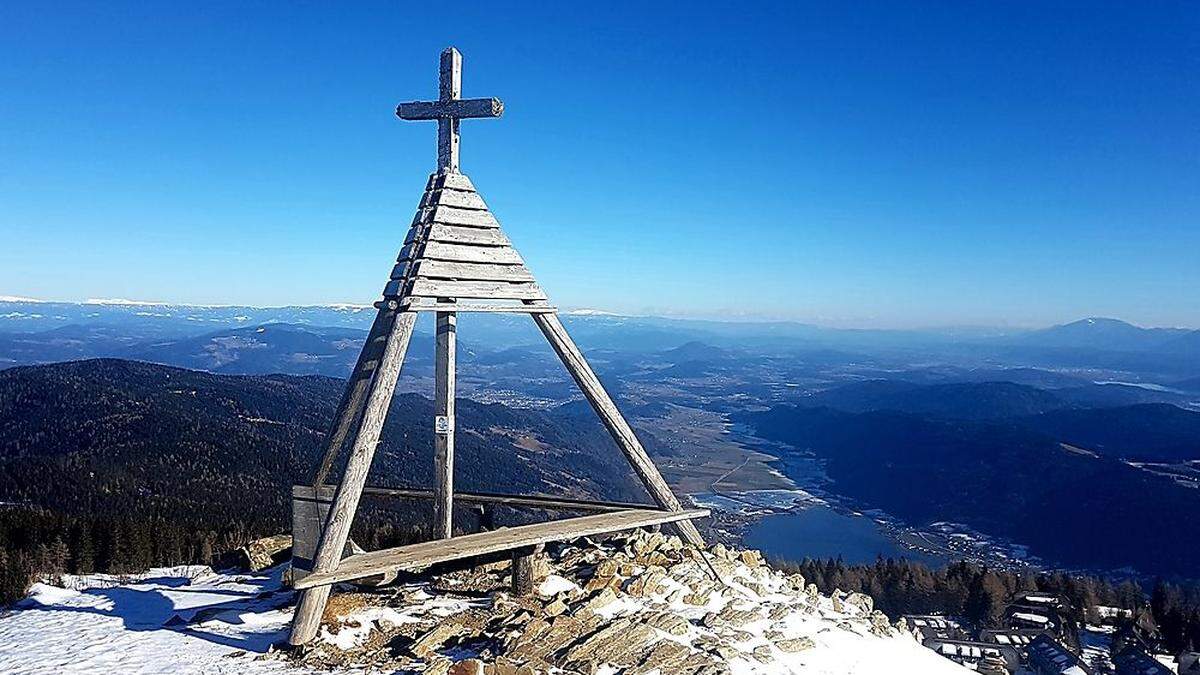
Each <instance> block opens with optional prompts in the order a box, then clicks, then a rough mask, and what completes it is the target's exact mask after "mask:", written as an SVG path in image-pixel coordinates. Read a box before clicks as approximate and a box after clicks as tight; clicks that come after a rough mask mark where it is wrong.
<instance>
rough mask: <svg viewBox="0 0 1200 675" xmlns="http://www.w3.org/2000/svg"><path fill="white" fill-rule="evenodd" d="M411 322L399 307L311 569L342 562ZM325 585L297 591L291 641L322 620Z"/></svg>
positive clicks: (299, 640) (312, 633) (300, 640)
mask: <svg viewBox="0 0 1200 675" xmlns="http://www.w3.org/2000/svg"><path fill="white" fill-rule="evenodd" d="M415 322H416V313H415V312H400V313H398V314H396V317H395V320H394V321H392V325H391V327H390V330H389V332H388V338H387V346H386V347H385V348H384V350H383V355H382V357H381V360H380V363H379V367H378V368H376V370H375V377H374V378H373V379H372V381H371V385H370V391H369V393H368V395H367V402H366V408H365V409H364V410H363V417H362V424H361V425H360V426H359V431H358V436H357V437H356V438H355V439H354V447H353V449H352V450H351V451H350V459H349V460H348V461H347V462H346V471H345V472H344V474H343V476H342V482H341V484H340V485H338V489H337V492H336V493H335V494H334V497H333V504H332V505H331V506H330V508H329V515H328V517H327V518H326V519H325V528H324V530H323V531H322V532H321V540H320V544H318V545H317V555H316V557H315V560H314V561H313V572H314V573H316V572H330V571H333V570H335V569H337V566H338V563H340V562H341V559H342V550H343V549H344V548H345V546H346V539H347V538H349V536H350V525H351V524H352V523H353V522H354V512H355V511H356V510H358V500H359V497H361V496H362V489H363V486H364V485H365V484H366V481H367V472H368V471H370V469H371V459H372V458H373V457H374V456H375V446H376V445H378V443H379V434H380V433H381V432H382V431H383V422H384V419H385V418H386V417H387V412H388V407H389V406H390V405H391V402H392V395H393V394H394V393H395V391H396V380H397V379H398V378H399V377H400V368H401V366H403V365H404V355H405V353H406V352H407V351H408V343H409V341H410V340H411V339H412V332H413V324H414V323H415ZM329 591H330V586H320V587H316V588H310V589H307V590H304V591H302V592H301V594H300V603H299V605H297V607H296V614H295V618H294V619H293V621H292V635H291V638H290V639H289V642H291V644H293V645H302V644H305V643H307V642H308V641H310V640H312V639H313V638H314V637H316V635H317V630H318V629H319V628H320V626H321V614H322V613H324V611H325V603H326V601H327V600H329Z"/></svg>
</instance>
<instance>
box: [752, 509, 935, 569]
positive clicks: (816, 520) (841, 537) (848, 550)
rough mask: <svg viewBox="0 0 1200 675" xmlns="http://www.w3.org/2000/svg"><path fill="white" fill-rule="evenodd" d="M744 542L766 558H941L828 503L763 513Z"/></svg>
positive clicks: (870, 560) (868, 560)
mask: <svg viewBox="0 0 1200 675" xmlns="http://www.w3.org/2000/svg"><path fill="white" fill-rule="evenodd" d="M743 540H744V542H745V544H746V546H747V547H749V548H757V549H759V550H761V551H762V552H763V554H764V555H766V556H767V557H769V558H777V559H780V558H782V559H788V560H795V561H799V560H803V559H804V558H837V557H838V556H841V558H842V560H844V561H846V562H847V563H873V562H875V559H876V558H878V557H879V556H883V557H884V558H908V559H909V560H916V561H920V562H924V563H926V564H928V565H932V566H935V567H941V566H942V565H944V564H945V562H946V561H945V560H943V559H941V558H938V557H936V556H932V555H928V554H924V553H920V552H917V551H912V550H909V549H906V548H904V547H903V546H901V545H899V544H897V543H896V542H894V541H892V540H891V539H890V538H888V536H887V535H885V534H884V533H883V532H882V531H881V530H880V528H879V524H878V523H876V522H875V521H874V520H872V519H871V518H869V517H867V516H862V515H857V516H856V515H849V514H842V513H838V512H837V511H834V510H833V509H831V508H829V507H828V506H813V507H810V508H806V509H803V510H800V511H791V512H788V513H777V514H773V515H769V516H766V517H765V518H763V519H762V520H760V521H758V522H757V523H755V524H754V525H753V526H751V528H750V529H749V531H747V532H746V536H745V537H744V539H743Z"/></svg>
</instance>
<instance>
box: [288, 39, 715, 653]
mask: <svg viewBox="0 0 1200 675" xmlns="http://www.w3.org/2000/svg"><path fill="white" fill-rule="evenodd" d="M461 73H462V55H461V54H459V52H458V51H457V50H456V49H454V48H449V49H446V50H445V51H444V52H442V56H441V68H440V87H439V90H440V96H439V98H438V100H437V101H421V102H414V103H403V104H401V105H400V106H399V107H397V109H396V115H397V116H398V117H400V118H401V119H406V120H437V122H438V170H437V172H435V173H434V174H433V175H431V176H430V178H429V182H428V183H427V184H426V186H425V194H424V196H423V197H422V198H421V204H420V206H419V208H418V210H417V215H416V217H415V218H414V219H413V223H412V227H411V228H410V229H409V231H408V236H407V237H406V238H405V240H404V247H403V249H402V250H401V251H400V255H399V258H398V260H397V264H396V266H395V268H394V269H393V270H392V274H391V278H390V279H389V281H388V282H387V286H386V287H385V289H384V292H383V300H382V301H380V302H378V303H376V307H377V309H378V313H377V315H376V317H375V321H374V323H373V324H372V326H371V330H370V332H369V333H368V336H367V340H366V343H365V344H364V345H363V349H362V353H361V354H360V355H359V358H358V362H357V363H356V365H355V367H354V370H353V372H352V373H351V376H350V379H349V381H348V382H347V384H346V389H345V392H344V394H343V396H342V400H341V403H340V404H339V406H338V410H337V413H336V416H335V418H334V422H333V428H332V430H331V432H330V434H329V437H328V444H327V447H326V450H325V454H324V457H323V458H322V460H321V463H320V465H319V466H318V468H317V471H316V475H315V478H314V481H313V484H312V485H311V486H297V487H296V488H295V489H294V491H293V496H294V500H293V520H294V535H295V536H296V544H295V549H294V552H293V572H294V574H295V577H294V585H295V587H296V588H297V589H299V590H300V591H301V595H300V601H299V606H298V607H297V609H296V614H295V618H294V621H293V626H292V634H291V638H290V642H291V643H292V644H293V645H301V644H305V643H307V642H308V641H310V640H311V639H312V638H314V637H315V636H316V634H317V631H318V628H319V626H320V619H321V615H322V613H323V612H324V608H325V604H326V602H327V601H328V598H329V593H330V589H331V587H332V584H335V583H338V582H341V581H349V580H354V579H362V578H366V577H371V576H375V575H380V574H387V573H394V572H396V571H399V570H416V569H423V568H425V567H428V566H430V565H433V564H436V563H441V562H446V561H450V560H456V559H462V558H469V557H475V556H481V555H490V554H495V553H498V552H503V551H513V552H514V565H513V577H514V586H516V587H518V589H519V590H524V591H525V592H528V590H529V587H530V586H531V585H532V583H531V579H532V577H531V574H532V572H531V570H532V564H531V562H532V559H533V557H532V556H533V553H534V552H535V551H536V547H538V546H540V545H542V544H543V543H545V542H549V541H555V540H565V539H572V538H576V537H582V536H589V535H595V534H601V533H605V532H615V531H619V530H624V529H632V528H636V527H650V526H657V525H661V524H664V523H673V524H674V527H676V528H677V529H678V531H679V532H680V534H681V535H682V536H683V538H684V539H685V540H686V541H687V542H688V543H690V544H693V545H696V546H702V545H703V543H704V542H703V540H702V539H701V537H700V534H699V532H698V531H697V530H696V528H695V526H694V525H692V523H691V519H693V518H697V517H703V516H706V515H708V511H706V510H703V509H690V510H685V509H684V508H683V507H682V506H681V504H680V502H679V500H678V499H677V498H676V497H675V495H674V494H673V493H672V492H671V490H670V488H669V487H667V484H666V483H665V482H664V481H663V479H662V476H661V475H660V474H659V472H658V469H657V467H655V465H654V463H653V462H652V461H651V460H650V458H649V456H647V454H646V451H645V450H644V449H643V448H642V445H641V443H640V442H639V441H638V439H637V436H635V435H634V433H633V430H632V429H631V428H630V427H629V424H628V423H627V422H626V421H625V419H624V418H623V417H622V416H621V413H620V412H619V411H618V410H617V407H616V405H615V404H614V403H613V401H612V398H611V397H610V396H609V395H608V393H607V392H606V391H605V390H604V387H603V386H602V385H601V384H600V380H599V379H598V378H597V377H596V374H595V373H594V372H592V369H591V368H590V367H589V366H588V364H587V361H586V360H585V359H584V357H583V354H582V352H580V350H579V348H578V347H577V346H576V345H575V343H574V342H573V341H572V340H571V338H570V336H569V335H567V331H566V329H565V328H564V327H563V324H562V322H561V321H559V318H558V315H557V313H556V310H555V308H554V307H552V306H551V305H550V304H549V303H548V301H547V297H546V294H545V292H543V291H542V289H541V288H540V287H539V286H538V285H537V283H536V282H535V281H534V277H533V274H531V273H530V271H529V270H528V269H527V268H526V266H525V262H524V261H523V260H522V259H521V256H520V255H519V254H518V253H517V251H516V249H515V248H513V245H512V243H511V242H510V241H509V239H508V237H506V236H505V235H504V232H502V231H501V228H500V224H499V222H498V221H497V220H496V218H495V217H494V216H493V215H492V214H491V212H490V211H489V210H488V208H487V204H486V203H484V201H483V198H482V197H480V195H479V193H478V192H477V191H476V190H475V186H474V185H473V184H472V183H471V180H470V179H469V178H467V176H465V175H463V174H462V173H460V172H459V162H458V155H459V153H458V146H459V121H460V120H461V119H464V118H481V117H499V116H500V115H501V114H502V113H503V110H504V106H503V104H502V103H501V102H500V101H499V100H497V99H494V98H484V99H462V98H460V90H461V77H462V75H461ZM420 312H434V313H435V315H436V323H437V334H436V345H437V351H436V359H435V368H436V370H435V382H434V384H435V389H436V391H435V401H434V403H435V409H436V410H435V412H436V417H435V418H434V420H433V427H434V428H433V432H434V438H435V443H434V454H435V456H434V463H435V467H434V469H435V474H434V485H433V488H432V490H428V491H422V490H400V489H388V488H372V487H367V486H366V479H367V473H368V471H369V469H370V466H371V460H372V458H373V456H374V453H375V447H376V445H378V443H379V436H380V432H381V430H382V428H383V423H384V419H385V417H386V416H387V412H388V407H389V404H390V403H391V401H392V396H393V394H394V392H395V387H396V381H397V379H398V378H399V376H400V369H401V366H402V365H403V363H404V356H405V353H406V352H407V350H408V345H409V341H410V338H411V337H412V333H413V326H414V324H415V322H416V318H417V315H418V313H420ZM458 312H515V313H522V314H529V315H530V316H531V317H532V318H533V321H534V322H535V323H536V324H537V326H538V328H539V329H541V331H542V334H543V335H545V337H546V339H547V340H548V341H549V343H550V345H551V346H552V347H553V348H554V351H555V353H556V354H557V355H558V357H559V358H560V359H561V360H562V362H563V365H564V366H566V369H567V371H568V372H570V374H571V376H572V377H573V378H574V380H575V382H576V384H578V386H579V388H580V389H581V390H582V392H583V394H584V396H585V397H586V398H587V400H588V401H589V402H590V403H591V405H592V408H593V409H594V410H595V411H596V414H597V415H598V416H599V417H600V420H601V422H603V424H604V426H605V427H606V428H607V429H608V431H609V433H610V434H611V435H612V437H613V439H614V440H615V441H616V442H617V445H618V446H619V447H620V449H621V451H622V452H623V453H624V454H625V456H626V458H627V459H628V460H629V462H630V464H631V465H632V466H633V469H634V471H635V473H636V474H637V475H638V477H639V478H640V479H641V481H642V483H643V484H644V485H645V487H646V489H647V491H648V492H649V493H650V496H651V497H652V498H653V499H654V501H655V502H656V504H657V508H654V507H650V506H647V505H638V504H618V503H611V502H589V501H582V500H569V499H553V498H548V497H539V496H517V495H499V494H480V493H461V492H459V493H455V491H454V486H453V475H454V429H455V420H454V388H455V346H456V345H455V343H456V339H457V325H456V317H457V313H458ZM346 448H348V450H349V456H348V458H347V459H346V464H345V469H344V471H343V472H342V475H341V479H340V483H339V484H337V485H336V486H334V485H326V479H327V478H328V477H329V474H330V471H331V469H332V467H333V466H334V464H335V463H336V462H337V460H338V457H339V455H340V454H341V453H342V451H343V449H346ZM364 492H365V493H368V494H373V495H384V496H395V497H401V498H425V499H431V500H432V501H433V534H434V537H435V539H434V540H433V541H429V542H424V543H420V544H413V545H408V546H401V547H398V548H393V549H386V550H382V551H372V552H361V551H359V550H357V548H355V547H352V546H350V541H349V534H350V526H351V524H352V522H353V520H354V515H355V511H356V510H357V508H358V503H359V499H360V497H361V496H362V495H363V494H364ZM456 500H457V501H459V502H464V503H480V502H483V503H489V502H490V503H502V504H506V505H510V506H530V507H535V508H541V509H564V510H569V511H576V512H580V511H582V512H590V513H591V515H585V516H577V517H572V518H565V519H559V520H553V521H549V522H541V523H535V524H532V525H522V526H517V527H512V528H504V529H499V530H492V531H485V532H479V533H475V534H467V535H460V536H453V528H452V524H453V523H452V515H453V506H454V503H455V501H456ZM302 531H306V532H308V533H309V534H308V535H307V536H301V532H302ZM348 547H349V548H348Z"/></svg>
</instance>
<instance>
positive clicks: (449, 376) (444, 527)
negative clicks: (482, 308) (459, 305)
mask: <svg viewBox="0 0 1200 675" xmlns="http://www.w3.org/2000/svg"><path fill="white" fill-rule="evenodd" d="M457 332H458V318H457V315H455V313H454V312H438V313H437V338H436V343H437V351H436V353H435V355H434V374H433V380H434V384H433V391H434V394H433V396H434V398H433V408H434V414H435V415H437V416H438V417H439V418H443V419H444V427H443V426H442V424H443V420H436V421H435V423H434V434H433V536H434V537H435V538H437V539H445V538H447V537H449V536H451V534H453V532H454V427H455V421H454V384H455V383H454V380H455V371H456V351H457V345H458V338H457Z"/></svg>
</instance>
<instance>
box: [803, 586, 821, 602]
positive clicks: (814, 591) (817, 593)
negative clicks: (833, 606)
mask: <svg viewBox="0 0 1200 675" xmlns="http://www.w3.org/2000/svg"><path fill="white" fill-rule="evenodd" d="M804 592H805V593H807V594H808V598H809V599H810V600H816V599H817V598H819V597H821V589H819V588H817V585H816V584H809V585H808V586H807V587H806V588H805V589H804Z"/></svg>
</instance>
